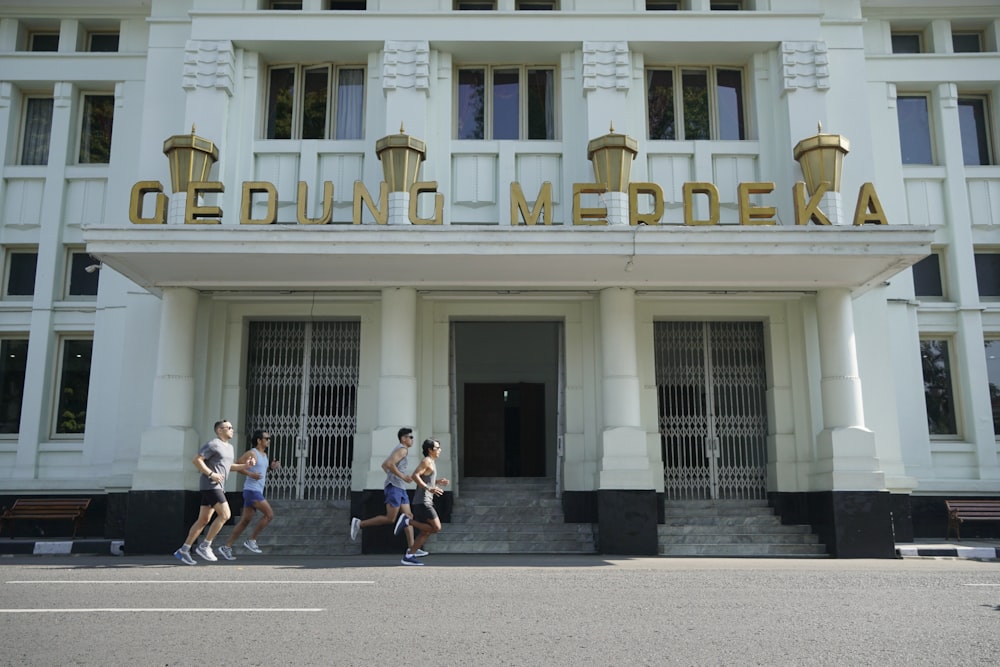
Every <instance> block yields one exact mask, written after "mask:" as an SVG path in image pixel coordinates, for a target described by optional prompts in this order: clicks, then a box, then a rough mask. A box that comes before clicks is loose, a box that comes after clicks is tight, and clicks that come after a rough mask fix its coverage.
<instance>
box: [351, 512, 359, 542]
mask: <svg viewBox="0 0 1000 667" xmlns="http://www.w3.org/2000/svg"><path fill="white" fill-rule="evenodd" d="M360 532H361V519H359V518H358V517H353V518H351V541H352V542H357V541H358V533H360Z"/></svg>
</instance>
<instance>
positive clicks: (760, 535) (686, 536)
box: [657, 500, 827, 558]
mask: <svg viewBox="0 0 1000 667" xmlns="http://www.w3.org/2000/svg"><path fill="white" fill-rule="evenodd" d="M657 537H658V543H659V553H660V555H661V556H677V557H699V556H701V557H757V558H760V557H777V558H826V557H827V553H826V547H825V546H824V545H822V544H820V543H819V538H818V537H817V536H816V535H814V534H813V533H812V530H811V529H810V527H809V526H798V525H782V523H781V519H779V518H778V517H777V516H775V515H774V511H773V510H772V509H771V508H770V507H768V506H767V502H766V501H763V500H760V501H733V500H718V501H711V500H693V501H675V500H671V501H667V502H666V503H665V504H664V523H663V524H662V525H660V526H658V527H657Z"/></svg>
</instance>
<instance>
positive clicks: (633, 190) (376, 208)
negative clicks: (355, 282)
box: [129, 181, 888, 226]
mask: <svg viewBox="0 0 1000 667" xmlns="http://www.w3.org/2000/svg"><path fill="white" fill-rule="evenodd" d="M829 190H830V184H829V183H828V182H825V181H824V182H823V183H821V184H820V186H819V187H818V188H817V190H816V192H814V193H812V195H811V196H810V195H809V194H808V193H807V191H806V185H805V183H803V182H801V181H800V182H798V183H795V185H794V186H793V188H792V201H793V205H794V207H795V224H796V225H807V224H809V223H810V222H813V223H814V224H817V225H829V224H831V221H830V219H829V218H828V217H827V215H826V214H825V213H824V212H823V211H822V210H820V203H821V202H822V199H823V197H824V195H826V194H827V193H828V192H829ZM773 191H774V183H770V182H750V183H740V184H739V186H738V187H737V206H738V210H739V224H740V225H775V224H777V219H776V214H777V210H776V209H775V208H774V207H771V206H758V205H755V204H754V203H752V202H751V201H750V197H751V195H766V194H769V193H771V192H773ZM221 192H225V188H224V186H223V184H222V183H220V182H218V181H196V182H192V183H191V184H190V185H189V186H188V189H187V201H186V204H185V210H184V223H185V224H221V223H222V215H223V213H222V208H221V207H219V206H203V205H199V203H198V202H199V201H200V200H201V197H202V196H203V195H206V194H215V193H221ZM608 193H609V189H608V187H607V186H605V185H603V184H601V183H574V184H573V218H572V219H573V224H574V225H607V224H608V210H607V208H604V207H593V208H590V207H583V206H582V203H581V201H582V197H583V195H585V194H594V195H603V194H608ZM408 194H409V204H408V218H409V221H410V222H411V223H412V224H414V225H442V224H444V195H442V194H441V193H439V192H437V182H436V181H422V182H417V183H414V184H413V186H411V187H410V189H409V192H408ZM611 194H619V195H624V196H627V197H628V214H629V219H628V223H629V224H631V225H638V224H645V225H658V224H661V223H662V219H663V212H664V201H665V200H664V196H663V189H662V188H660V186H658V185H657V184H656V183H630V184H629V186H628V192H627V193H611ZM147 195H155V197H156V199H155V204H154V206H153V215H152V216H151V217H143V216H142V210H143V200H144V199H145V197H146V196H147ZM297 195H298V196H297V198H296V219H297V222H298V224H300V225H326V224H330V223H331V222H332V220H333V183H332V182H330V181H324V182H323V203H322V211H321V212H320V215H319V217H315V218H311V217H309V216H308V214H307V211H306V204H307V202H308V201H309V186H308V184H307V183H306V182H305V181H299V184H298V193H297ZM423 195H433V196H434V215H433V217H430V218H421V217H419V216H418V215H417V200H418V198H419V197H421V196H423ZM640 196H644V197H646V198H647V202H648V200H650V199H651V201H652V207H651V209H652V210H650V211H648V212H640V210H639V198H640ZM695 197H705V198H706V201H707V204H708V218H706V219H695V217H694V202H695ZM260 198H263V203H264V205H265V213H264V216H263V217H261V218H254V217H252V215H251V212H252V208H253V205H254V204H255V203H258V204H259V203H261V200H260ZM682 203H683V210H684V222H683V224H684V225H689V226H691V225H717V224H719V208H720V206H719V190H718V188H717V187H716V186H715V185H714V184H712V183H707V182H689V183H685V184H684V186H683V202H682ZM167 205H168V197H167V195H166V194H164V193H163V184H162V183H160V182H159V181H139V182H138V183H136V184H135V185H133V186H132V195H131V197H130V200H129V220H130V221H131V222H132V223H134V224H161V225H162V224H166V222H167ZM362 207H365V208H367V209H368V212H369V213H370V214H371V216H372V217H373V218H374V219H375V222H376V224H380V225H385V224H388V220H389V207H390V204H389V187H388V185H387V184H386V183H385V182H384V181H383V182H381V183H380V184H379V194H378V201H377V202H376V201H375V199H374V198H373V197H372V195H371V193H370V192H369V191H368V189H367V188H366V187H365V186H364V184H363V183H362V182H361V181H355V183H354V197H353V211H352V212H353V215H352V223H353V224H355V225H360V224H361V217H362ZM647 208H648V207H647ZM552 211H553V204H552V183H551V182H549V181H545V182H544V183H542V185H541V187H540V188H539V192H538V196H537V197H536V198H535V200H534V206H533V207H532V206H529V204H528V200H527V199H526V198H525V196H524V191H523V190H522V188H521V184H520V183H518V182H517V181H513V182H511V184H510V224H511V225H512V226H518V225H529V226H531V225H535V224H537V223H538V221H539V219H541V221H542V224H544V225H551V224H552ZM277 218H278V191H277V188H276V187H275V186H274V184H272V183H268V182H266V181H246V182H244V183H243V193H242V198H241V202H240V224H241V225H270V224H275V223H276V222H277ZM867 223H871V224H878V225H886V224H888V220H887V219H886V216H885V212H884V209H883V208H882V204H881V202H880V201H879V198H878V194H876V192H875V186H874V185H873V184H872V183H864V184H862V185H861V187H860V188H859V190H858V198H857V204H856V205H855V208H854V219H853V224H854V225H864V224H867Z"/></svg>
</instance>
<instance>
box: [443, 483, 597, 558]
mask: <svg viewBox="0 0 1000 667" xmlns="http://www.w3.org/2000/svg"><path fill="white" fill-rule="evenodd" d="M427 550H428V551H430V552H432V553H493V554H495V553H512V554H513V553H558V554H592V553H595V540H594V527H593V524H589V523H565V520H564V517H563V511H562V503H561V501H560V500H559V499H558V498H556V494H555V482H554V481H553V480H551V479H548V478H544V477H500V478H495V477H467V478H465V479H463V480H462V482H461V491H460V495H459V497H457V498H455V501H454V504H453V506H452V514H451V523H446V524H444V525H443V528H442V530H441V532H440V533H438V534H437V535H434V536H433V537H431V538H430V540H428V542H427Z"/></svg>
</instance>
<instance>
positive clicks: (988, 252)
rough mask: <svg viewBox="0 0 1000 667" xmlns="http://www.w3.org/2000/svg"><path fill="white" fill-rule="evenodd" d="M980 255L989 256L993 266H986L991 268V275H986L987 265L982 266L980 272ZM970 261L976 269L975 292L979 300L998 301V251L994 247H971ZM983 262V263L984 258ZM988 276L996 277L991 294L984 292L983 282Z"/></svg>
mask: <svg viewBox="0 0 1000 667" xmlns="http://www.w3.org/2000/svg"><path fill="white" fill-rule="evenodd" d="M980 257H983V258H985V257H989V258H991V260H992V262H991V263H992V264H993V266H990V267H988V268H989V269H990V270H991V273H992V276H990V275H986V268H987V267H985V266H984V267H983V272H982V273H980ZM972 263H973V267H974V268H975V271H976V293H977V294H978V295H979V300H980V301H985V302H996V301H1000V251H998V250H997V249H995V248H973V250H972ZM983 263H984V264H985V260H984V261H983ZM990 277H996V278H997V285H996V288H995V290H994V293H993V294H984V293H983V283H984V282H986V281H987V279H988V278H990Z"/></svg>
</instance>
